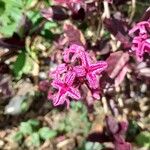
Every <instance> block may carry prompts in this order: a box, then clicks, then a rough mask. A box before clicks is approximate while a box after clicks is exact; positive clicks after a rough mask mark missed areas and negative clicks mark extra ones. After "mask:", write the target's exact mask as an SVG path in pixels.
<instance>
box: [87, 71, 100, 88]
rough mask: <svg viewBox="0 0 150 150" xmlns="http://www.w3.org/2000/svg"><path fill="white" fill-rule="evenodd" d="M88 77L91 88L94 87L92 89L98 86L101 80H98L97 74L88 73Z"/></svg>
mask: <svg viewBox="0 0 150 150" xmlns="http://www.w3.org/2000/svg"><path fill="white" fill-rule="evenodd" d="M86 79H87V80H88V83H89V87H90V88H92V89H96V88H98V84H99V82H98V79H97V78H96V75H95V74H91V73H88V74H87V75H86Z"/></svg>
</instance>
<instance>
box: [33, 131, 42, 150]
mask: <svg viewBox="0 0 150 150" xmlns="http://www.w3.org/2000/svg"><path fill="white" fill-rule="evenodd" d="M31 142H32V144H33V145H34V146H36V147H38V146H40V144H41V141H40V135H39V134H38V133H37V132H35V133H33V134H31Z"/></svg>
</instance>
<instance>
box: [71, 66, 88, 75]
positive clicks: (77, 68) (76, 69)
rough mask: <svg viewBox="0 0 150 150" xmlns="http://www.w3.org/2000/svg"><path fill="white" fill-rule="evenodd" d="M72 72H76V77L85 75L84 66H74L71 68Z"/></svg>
mask: <svg viewBox="0 0 150 150" xmlns="http://www.w3.org/2000/svg"><path fill="white" fill-rule="evenodd" d="M73 70H74V72H75V73H76V76H77V77H83V76H85V74H86V72H85V68H84V67H83V66H75V67H74V68H73Z"/></svg>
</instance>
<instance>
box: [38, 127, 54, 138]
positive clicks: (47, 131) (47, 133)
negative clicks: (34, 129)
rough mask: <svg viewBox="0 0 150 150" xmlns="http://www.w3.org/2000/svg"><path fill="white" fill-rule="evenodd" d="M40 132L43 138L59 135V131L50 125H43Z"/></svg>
mask: <svg viewBox="0 0 150 150" xmlns="http://www.w3.org/2000/svg"><path fill="white" fill-rule="evenodd" d="M39 134H40V137H41V138H42V139H43V140H48V139H51V138H54V137H55V136H56V135H57V132H56V131H54V130H50V129H49V128H48V127H43V128H41V129H40V130H39Z"/></svg>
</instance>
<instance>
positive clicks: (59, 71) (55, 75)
mask: <svg viewBox="0 0 150 150" xmlns="http://www.w3.org/2000/svg"><path fill="white" fill-rule="evenodd" d="M66 71H67V66H66V64H60V65H59V66H57V68H56V69H55V70H54V71H53V72H51V73H50V74H49V77H51V78H53V79H58V78H60V77H61V75H62V74H63V73H65V72H66Z"/></svg>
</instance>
